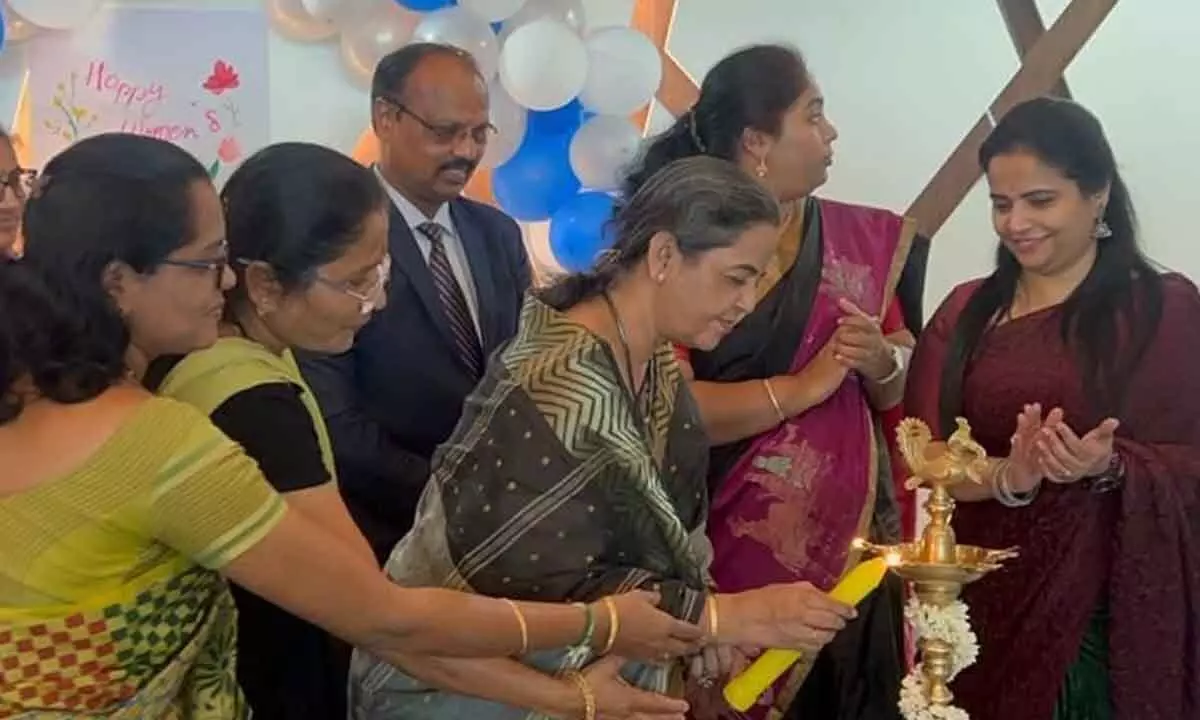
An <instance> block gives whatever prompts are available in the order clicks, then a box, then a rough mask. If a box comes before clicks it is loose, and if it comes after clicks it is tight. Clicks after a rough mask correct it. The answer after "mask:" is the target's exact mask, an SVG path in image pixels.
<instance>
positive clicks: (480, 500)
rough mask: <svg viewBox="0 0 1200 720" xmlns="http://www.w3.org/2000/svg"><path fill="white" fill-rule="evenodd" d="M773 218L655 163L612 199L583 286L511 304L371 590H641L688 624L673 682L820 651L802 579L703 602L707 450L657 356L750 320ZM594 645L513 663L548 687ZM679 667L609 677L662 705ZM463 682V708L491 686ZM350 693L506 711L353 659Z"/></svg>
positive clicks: (456, 714) (729, 181)
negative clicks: (536, 673) (691, 637)
mask: <svg viewBox="0 0 1200 720" xmlns="http://www.w3.org/2000/svg"><path fill="white" fill-rule="evenodd" d="M779 221H780V217H779V206H778V204H777V203H776V202H775V200H774V199H773V198H772V197H771V196H770V195H769V194H768V193H767V192H766V190H765V189H763V187H762V186H761V185H760V184H759V183H757V182H756V181H755V180H754V179H753V178H751V177H750V176H749V175H747V174H745V173H743V172H742V171H741V170H739V169H738V168H737V167H736V166H735V165H733V164H731V163H728V162H726V161H723V160H717V159H714V158H707V157H697V158H689V159H686V160H682V161H680V162H678V163H675V164H672V165H670V166H668V167H667V168H665V169H663V170H662V171H661V172H660V173H659V174H658V175H657V176H655V177H654V178H653V179H651V180H650V181H649V182H648V183H647V184H646V185H645V186H644V188H643V189H642V190H640V191H639V192H638V193H637V194H635V195H634V196H633V197H632V198H630V199H629V200H628V203H627V204H625V205H624V206H623V207H622V208H621V209H620V210H619V211H618V213H617V215H616V218H615V220H614V227H613V231H614V233H613V234H614V237H615V238H616V244H615V247H614V248H613V249H612V250H611V251H609V252H608V253H607V254H606V256H605V257H604V258H602V259H601V261H600V263H599V265H598V266H597V267H596V269H595V270H594V271H592V272H589V273H583V274H578V275H573V276H569V277H567V278H565V279H563V280H561V281H560V282H559V283H558V284H557V285H554V286H553V287H551V288H549V289H547V290H545V291H544V292H542V293H540V294H538V295H537V296H533V297H530V298H528V299H527V301H526V304H525V307H524V310H523V312H522V318H521V323H520V327H519V329H518V333H517V336H516V337H515V338H514V340H513V341H512V343H511V344H510V345H509V346H508V347H507V348H506V349H504V350H503V351H502V352H501V353H500V354H498V355H496V356H495V357H493V358H492V362H491V363H490V365H489V367H488V371H487V373H486V375H485V376H484V379H483V381H482V382H481V384H480V386H479V387H478V388H477V389H476V391H475V393H474V394H473V395H472V396H471V398H470V399H468V401H467V407H466V408H465V411H464V416H463V419H462V421H461V422H460V424H459V427H458V428H457V430H456V431H455V433H454V435H452V436H451V439H450V440H449V441H448V442H447V443H446V444H445V445H444V446H443V447H442V448H441V449H440V450H439V453H438V455H437V456H436V457H435V460H434V470H433V475H432V477H431V479H430V482H429V484H428V485H427V486H426V489H425V493H424V495H423V497H422V500H421V505H420V509H419V511H418V516H417V523H416V525H415V527H414V529H413V531H412V532H411V533H410V534H409V535H408V537H406V538H405V539H404V540H403V541H401V543H400V544H399V545H398V546H397V548H396V550H395V551H394V552H393V553H392V557H391V560H390V561H389V563H388V567H387V570H388V574H389V576H390V577H391V578H392V579H393V580H394V581H395V582H397V583H400V584H403V585H406V586H416V587H426V586H445V587H451V588H455V589H461V590H470V591H474V592H477V593H481V594H485V595H502V596H505V597H514V598H524V599H535V598H536V599H540V600H545V601H559V602H562V601H567V602H588V601H590V600H592V599H595V598H599V597H603V596H605V595H607V594H610V593H613V592H622V591H626V590H630V589H634V588H653V589H655V590H657V591H658V592H660V593H661V596H662V605H661V607H663V609H665V610H667V611H668V612H670V613H671V614H672V615H674V616H675V617H678V618H681V619H685V620H688V621H690V622H693V623H697V624H699V625H700V626H701V627H702V628H704V629H705V631H706V633H707V636H708V638H707V640H708V643H707V647H706V649H705V651H704V653H702V654H700V655H698V656H696V657H694V658H692V661H691V663H690V666H689V667H690V669H691V670H692V671H693V672H694V673H695V674H696V675H698V676H702V677H705V678H708V679H710V680H711V679H713V678H715V677H716V676H717V675H718V672H719V670H720V669H722V668H721V667H720V666H721V665H722V664H723V661H725V663H726V664H727V663H728V660H729V657H730V656H731V655H732V653H729V652H727V651H728V650H729V649H730V648H731V647H733V646H749V647H756V648H757V647H782V648H796V649H806V650H814V649H818V648H820V647H821V646H823V645H824V644H825V643H827V642H828V641H829V640H830V639H832V637H833V635H834V633H835V632H836V631H837V630H839V629H840V628H841V627H843V625H844V623H845V621H846V620H847V619H848V618H850V617H852V616H853V614H854V611H853V610H852V609H851V608H848V607H845V606H843V605H841V604H839V603H836V602H834V601H833V600H831V599H830V598H828V597H827V596H825V595H824V594H822V593H821V592H819V591H817V590H816V589H814V588H813V587H812V586H810V585H808V584H806V583H799V584H794V585H776V586H770V587H766V588H762V589H759V590H755V591H751V592H746V593H740V594H731V595H718V594H716V593H712V592H710V591H709V587H710V578H709V575H708V565H709V562H710V558H711V552H710V548H709V545H708V542H707V539H706V536H705V532H704V519H705V517H706V515H707V512H708V494H707V491H706V486H705V477H706V470H707V458H708V439H707V435H706V433H705V429H704V428H703V427H702V425H701V423H700V419H699V415H698V413H697V410H696V405H695V403H694V402H693V400H692V396H691V394H690V392H689V391H688V388H687V384H686V382H684V379H683V376H682V374H681V373H680V369H679V365H678V363H677V361H676V359H675V354H674V351H673V350H672V348H673V344H675V343H679V344H685V345H688V346H691V347H699V348H711V347H713V346H715V345H716V344H717V342H719V341H720V339H721V338H722V337H723V336H724V335H725V334H726V333H728V332H729V331H730V330H731V329H732V328H733V327H734V326H735V325H736V324H737V323H738V321H739V320H740V319H741V318H742V317H743V316H745V315H746V313H748V312H749V311H750V309H751V308H752V306H753V300H754V289H755V284H756V282H757V281H758V279H759V278H760V277H761V275H762V273H763V270H764V268H765V266H766V263H767V261H768V259H769V258H770V256H771V254H772V252H773V251H774V249H775V244H776V242H777V238H778V224H779ZM607 650H608V643H607V639H602V640H601V642H600V643H599V650H598V651H592V650H590V649H588V648H587V647H583V646H581V647H578V648H574V649H569V650H566V651H550V652H538V653H523V654H522V656H521V658H520V659H521V660H522V662H524V663H526V664H527V665H529V666H531V667H535V668H539V669H541V670H543V671H547V672H555V673H563V672H571V671H575V670H578V669H580V668H585V667H589V666H590V665H592V664H593V663H595V662H597V660H598V659H600V658H605V659H604V660H600V662H601V663H604V662H608V663H615V664H621V660H620V659H619V658H617V659H613V658H608V657H605V656H607V655H608V653H607ZM426 669H427V668H426ZM684 669H685V664H684V663H674V662H671V661H669V660H668V659H665V658H664V659H663V661H662V662H659V663H650V664H640V663H630V664H627V665H625V666H624V667H623V676H624V677H625V678H626V679H627V680H628V681H629V682H631V683H633V684H635V685H637V686H638V687H641V688H643V689H647V690H653V691H656V692H667V693H672V694H676V695H678V694H679V693H680V691H681V690H682V685H681V683H680V680H681V677H682V672H681V671H682V670H684ZM725 669H727V668H725ZM470 680H471V683H472V685H471V687H473V688H474V689H475V691H476V692H475V693H474V694H482V690H483V688H485V687H486V686H488V685H489V684H491V683H497V682H502V681H503V679H502V678H500V677H498V676H496V675H489V674H482V673H481V674H479V675H478V676H476V677H473V678H471V679H470ZM441 684H443V685H445V684H446V683H445V682H442V683H441ZM350 693H351V713H352V716H353V717H355V718H360V719H365V718H385V717H421V718H428V719H431V720H451V719H452V718H463V717H471V718H474V719H475V720H508V719H510V718H511V719H514V720H515V719H516V718H521V717H524V716H525V715H524V712H523V711H521V710H518V709H517V708H515V707H512V706H511V705H503V704H498V703H490V702H483V701H479V700H473V699H471V698H468V697H465V696H462V695H454V694H450V693H446V692H442V691H439V690H437V689H436V688H434V687H432V686H431V685H430V684H427V683H426V682H423V681H422V680H421V679H419V678H418V677H414V676H412V675H406V674H404V673H403V672H400V671H399V670H396V669H394V668H392V667H389V666H388V665H387V664H386V663H384V662H382V661H381V660H379V659H378V658H376V657H373V656H372V655H371V654H370V653H368V652H358V653H356V656H355V660H354V662H353V663H352V666H351V690H350ZM584 717H585V718H587V719H588V720H591V719H592V718H596V717H608V716H605V715H602V714H598V713H596V712H587V713H585V715H584Z"/></svg>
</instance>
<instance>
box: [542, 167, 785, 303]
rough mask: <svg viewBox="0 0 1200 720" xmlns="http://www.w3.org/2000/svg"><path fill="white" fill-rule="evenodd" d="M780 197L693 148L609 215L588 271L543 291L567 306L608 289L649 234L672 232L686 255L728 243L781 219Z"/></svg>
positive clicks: (646, 247) (640, 255) (646, 246)
mask: <svg viewBox="0 0 1200 720" xmlns="http://www.w3.org/2000/svg"><path fill="white" fill-rule="evenodd" d="M779 223H780V210H779V203H778V202H776V200H775V198H774V196H772V195H771V193H770V192H768V191H767V189H766V188H765V187H763V186H762V184H761V183H759V182H758V181H757V180H755V179H754V178H752V177H750V176H749V175H747V174H746V173H745V172H744V171H743V170H742V169H741V168H739V167H738V166H737V165H735V164H733V163H732V162H729V161H727V160H721V159H719V158H715V157H711V156H705V155H696V156H692V157H687V158H683V159H680V160H676V161H674V162H672V163H670V164H668V165H666V166H665V167H663V168H662V169H661V170H659V171H658V172H656V173H654V175H652V176H651V177H650V179H649V180H648V181H647V182H646V183H645V184H644V185H643V186H642V187H641V188H639V189H638V191H637V192H636V193H634V195H633V197H631V198H629V199H628V200H627V201H626V202H622V203H620V204H619V205H618V207H617V210H616V212H615V214H614V215H613V218H612V220H611V221H610V222H609V228H608V229H609V230H610V231H611V235H612V236H614V237H615V238H616V241H615V243H614V245H613V247H612V248H611V249H609V250H606V251H605V252H603V253H601V255H600V257H599V258H598V259H597V263H596V265H595V266H594V267H593V268H592V269H591V270H588V271H585V272H581V273H575V274H572V275H567V276H565V277H563V278H560V279H559V280H558V281H557V282H555V283H554V284H553V285H551V286H550V287H548V288H546V289H545V290H544V291H542V293H541V298H542V300H543V301H544V302H546V303H547V304H549V305H551V306H553V307H556V308H559V309H567V308H569V307H572V306H573V305H576V304H578V303H580V302H582V301H584V300H587V299H590V298H592V297H595V296H596V295H599V294H600V293H602V292H604V291H605V290H607V289H609V288H610V287H611V286H612V285H613V283H614V282H615V281H616V280H617V278H619V277H620V276H621V275H622V274H623V273H625V272H627V271H628V270H629V269H630V268H632V267H634V266H635V265H636V264H637V263H638V262H640V261H641V260H642V259H644V258H645V257H646V254H647V253H648V252H649V251H650V240H651V238H653V237H654V236H655V235H656V234H658V233H660V232H667V233H670V234H671V235H672V236H673V237H674V238H675V241H676V243H677V244H678V246H679V251H680V253H682V254H683V256H684V258H689V259H690V258H694V257H696V256H699V255H703V254H704V253H706V252H709V251H710V250H716V249H718V248H724V247H729V246H731V245H733V244H734V243H735V242H737V239H738V238H739V237H740V236H741V234H742V233H743V232H745V231H746V230H747V229H748V228H750V227H753V226H755V225H779Z"/></svg>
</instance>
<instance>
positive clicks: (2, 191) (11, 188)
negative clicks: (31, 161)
mask: <svg viewBox="0 0 1200 720" xmlns="http://www.w3.org/2000/svg"><path fill="white" fill-rule="evenodd" d="M37 176H38V172H37V170H28V169H26V168H16V169H14V170H10V171H9V172H8V173H7V174H4V175H0V202H4V201H5V200H8V194H9V193H10V192H11V193H12V194H13V196H14V197H16V199H17V200H18V201H20V200H24V199H26V198H28V197H29V193H30V192H32V191H33V183H34V181H36V180H37Z"/></svg>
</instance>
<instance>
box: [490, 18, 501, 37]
mask: <svg viewBox="0 0 1200 720" xmlns="http://www.w3.org/2000/svg"><path fill="white" fill-rule="evenodd" d="M503 29H504V22H503V21H500V22H494V23H492V32H494V33H496V34H497V35H499V34H500V31H501V30H503Z"/></svg>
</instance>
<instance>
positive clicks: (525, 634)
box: [503, 598, 529, 656]
mask: <svg viewBox="0 0 1200 720" xmlns="http://www.w3.org/2000/svg"><path fill="white" fill-rule="evenodd" d="M503 600H504V602H506V603H508V606H509V607H510V608H512V611H513V615H515V616H516V617H517V625H519V626H520V628H521V652H520V653H519V654H520V655H521V656H524V655H526V654H528V653H529V625H528V624H527V623H526V622H525V613H523V612H521V608H520V607H519V606H518V605H517V604H516V603H515V602H513V601H512V600H509V599H508V598H503Z"/></svg>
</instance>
